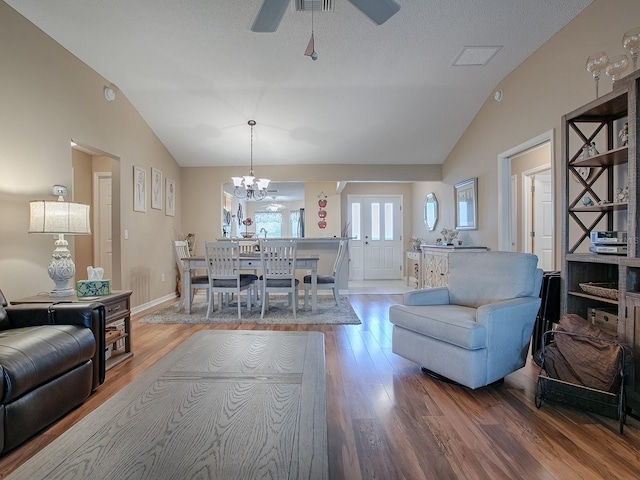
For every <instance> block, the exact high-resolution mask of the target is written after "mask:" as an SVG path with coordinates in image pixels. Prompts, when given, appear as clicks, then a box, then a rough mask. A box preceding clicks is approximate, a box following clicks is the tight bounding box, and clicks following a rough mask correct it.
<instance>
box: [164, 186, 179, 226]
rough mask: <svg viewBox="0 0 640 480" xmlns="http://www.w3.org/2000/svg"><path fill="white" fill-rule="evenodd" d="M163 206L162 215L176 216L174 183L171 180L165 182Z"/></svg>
mask: <svg viewBox="0 0 640 480" xmlns="http://www.w3.org/2000/svg"><path fill="white" fill-rule="evenodd" d="M164 188H165V197H164V198H165V206H164V213H165V215H169V216H170V217H173V216H175V214H176V182H174V181H173V180H169V179H168V178H167V180H166V181H165V185H164Z"/></svg>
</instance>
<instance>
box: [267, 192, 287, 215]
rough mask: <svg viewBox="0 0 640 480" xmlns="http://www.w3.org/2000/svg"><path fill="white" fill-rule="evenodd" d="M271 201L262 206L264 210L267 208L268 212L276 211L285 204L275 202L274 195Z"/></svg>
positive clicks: (282, 208)
mask: <svg viewBox="0 0 640 480" xmlns="http://www.w3.org/2000/svg"><path fill="white" fill-rule="evenodd" d="M271 198H272V200H273V201H272V202H271V203H270V204H269V205H267V206H266V207H264V208H265V209H266V210H268V211H269V212H277V211H279V210H284V208H285V206H284V205H282V204H281V203H276V196H275V195H273V196H272V197H271Z"/></svg>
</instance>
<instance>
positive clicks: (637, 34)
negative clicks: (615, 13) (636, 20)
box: [622, 27, 640, 71]
mask: <svg viewBox="0 0 640 480" xmlns="http://www.w3.org/2000/svg"><path fill="white" fill-rule="evenodd" d="M622 46H623V47H624V48H626V49H627V50H629V55H631V61H632V62H633V70H634V71H635V69H636V68H637V67H638V53H640V27H636V28H633V29H631V30H629V31H628V32H625V34H624V35H623V36H622Z"/></svg>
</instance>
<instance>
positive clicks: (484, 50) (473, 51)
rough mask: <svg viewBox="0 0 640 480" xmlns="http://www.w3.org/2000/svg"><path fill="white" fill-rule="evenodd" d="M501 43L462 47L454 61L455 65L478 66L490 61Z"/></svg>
mask: <svg viewBox="0 0 640 480" xmlns="http://www.w3.org/2000/svg"><path fill="white" fill-rule="evenodd" d="M501 48H502V47H501V46H499V45H496V46H489V47H462V50H460V53H458V55H457V56H456V58H455V60H454V61H453V66H454V67H478V66H482V65H486V64H487V63H489V60H491V59H492V58H493V57H494V55H495V54H496V53H498V50H500V49H501Z"/></svg>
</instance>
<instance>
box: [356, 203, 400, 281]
mask: <svg viewBox="0 0 640 480" xmlns="http://www.w3.org/2000/svg"><path fill="white" fill-rule="evenodd" d="M349 216H350V218H349V222H350V225H351V236H352V240H351V242H350V245H349V248H350V259H351V262H350V268H349V279H350V280H394V279H401V278H402V268H401V267H402V258H403V257H402V254H403V249H402V197H401V196H399V195H395V196H357V197H356V196H353V197H352V196H349Z"/></svg>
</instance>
